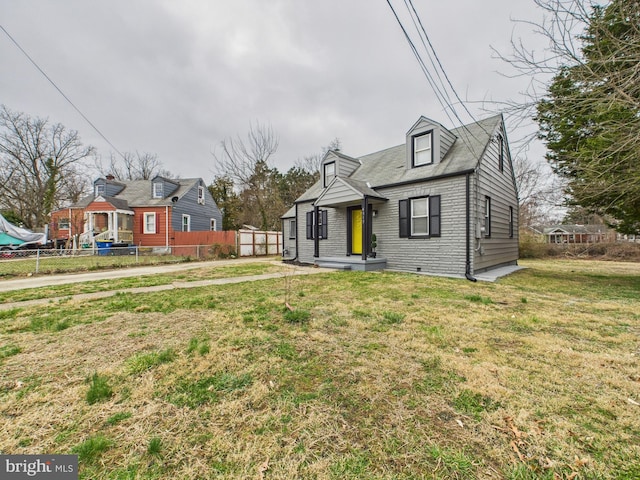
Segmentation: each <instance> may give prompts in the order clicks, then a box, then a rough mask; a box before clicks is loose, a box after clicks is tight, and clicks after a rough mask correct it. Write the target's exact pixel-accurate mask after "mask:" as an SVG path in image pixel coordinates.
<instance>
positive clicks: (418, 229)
mask: <svg viewBox="0 0 640 480" xmlns="http://www.w3.org/2000/svg"><path fill="white" fill-rule="evenodd" d="M398 220H399V236H400V238H423V239H424V238H433V237H439V236H440V195H430V196H427V197H416V198H407V199H402V200H400V201H399V202H398Z"/></svg>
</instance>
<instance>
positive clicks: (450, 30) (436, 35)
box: [0, 0, 540, 182]
mask: <svg viewBox="0 0 640 480" xmlns="http://www.w3.org/2000/svg"><path fill="white" fill-rule="evenodd" d="M392 4H393V5H394V6H395V7H396V9H397V10H398V12H406V7H405V6H404V5H405V4H404V1H401V0H394V1H393V2H392ZM414 4H415V6H416V8H417V10H418V12H419V14H420V18H421V20H422V23H423V25H424V27H425V29H426V31H427V34H428V35H429V37H430V40H431V42H432V43H433V46H434V48H435V50H436V52H437V53H438V55H439V57H440V60H441V61H442V64H443V66H444V68H445V70H446V72H447V74H448V75H449V78H450V80H451V82H452V83H453V85H454V86H455V88H456V90H457V91H458V93H459V94H460V96H461V97H462V98H464V99H469V100H473V101H478V100H482V99H496V100H504V99H506V98H515V97H516V96H517V94H518V91H519V90H522V89H523V88H524V87H525V86H526V85H525V84H524V83H523V82H525V81H526V79H515V80H514V79H507V78H504V77H502V76H500V75H499V73H498V72H499V71H505V70H506V68H505V65H504V64H502V63H501V62H500V61H499V60H496V59H494V58H492V51H491V48H490V47H491V46H493V47H495V48H497V49H498V50H501V51H505V52H508V51H509V42H510V40H511V38H512V35H513V34H514V28H515V35H516V36H517V37H527V38H528V35H529V33H530V32H527V29H526V28H524V27H523V26H522V25H520V26H516V25H515V24H514V22H513V21H512V19H513V18H519V19H527V20H538V19H539V17H540V12H539V10H537V9H536V8H535V5H534V4H533V1H532V0H482V1H480V0H450V1H442V0H440V1H433V0H414ZM0 25H2V26H3V27H4V28H5V29H6V30H7V31H8V32H9V33H10V34H11V35H12V36H13V38H14V39H15V40H16V41H17V42H18V43H19V44H20V45H21V46H22V47H23V48H24V50H25V51H26V52H27V53H29V55H31V57H32V58H33V60H34V61H35V62H36V63H37V64H38V65H39V66H40V67H41V68H42V69H43V70H44V71H45V72H46V73H47V74H48V75H49V77H50V78H51V79H52V80H53V81H54V82H55V83H56V84H57V85H58V87H59V88H60V89H61V90H62V91H63V92H64V93H65V94H66V95H67V96H68V97H69V98H70V99H71V100H72V101H73V103H74V104H75V105H76V106H77V107H78V108H79V109H80V110H81V111H82V112H83V113H84V114H85V115H86V116H87V117H88V118H89V119H90V120H91V121H92V122H93V123H94V124H95V125H96V126H97V127H98V129H99V130H100V131H101V132H102V133H103V134H104V135H105V136H106V137H107V138H108V139H109V140H110V141H111V142H112V143H113V145H115V146H116V147H117V149H118V150H119V151H120V152H134V151H138V152H141V153H142V152H149V153H154V154H157V155H158V158H159V160H160V161H161V162H162V163H163V165H164V167H165V168H166V169H168V170H169V171H171V172H172V173H173V174H175V175H177V176H182V177H202V178H204V179H205V181H207V182H209V181H211V180H212V179H213V176H214V172H215V168H214V162H213V157H212V155H211V151H212V150H213V149H214V148H216V146H217V145H218V144H219V143H220V141H221V140H223V139H225V138H228V137H234V136H236V135H240V136H244V135H245V134H246V132H247V131H248V129H249V125H250V124H251V123H252V122H254V123H255V122H260V123H263V124H270V125H271V126H272V128H273V130H274V131H275V132H276V133H277V135H278V137H279V140H280V146H279V149H278V152H277V154H276V156H275V158H274V166H276V167H278V168H279V169H280V170H281V171H286V170H287V169H288V168H289V167H291V166H293V165H294V163H295V162H296V160H298V159H301V158H303V157H305V156H307V155H312V154H315V153H318V152H319V151H320V150H321V148H322V147H323V146H325V145H327V144H328V143H329V142H330V141H331V140H332V139H334V138H339V139H340V141H341V144H342V151H343V152H344V153H345V154H347V155H351V156H361V155H364V154H367V153H371V152H375V151H378V150H381V149H383V148H387V147H390V146H394V145H398V144H400V143H402V142H403V141H404V136H405V133H406V132H407V130H408V129H409V128H410V127H411V126H412V125H413V123H414V122H415V121H416V120H417V119H418V117H419V116H420V115H425V116H427V117H429V118H432V119H433V120H436V121H439V122H440V123H442V124H443V125H445V126H447V127H456V126H458V125H456V124H452V122H451V121H450V120H449V119H448V117H447V115H446V114H445V112H444V111H443V108H442V107H441V106H440V104H439V103H438V102H437V101H436V98H435V96H434V94H433V91H432V90H431V88H430V87H429V84H428V83H427V81H426V79H425V77H424V75H423V74H422V72H421V70H420V68H419V65H418V63H417V61H416V59H415V57H414V56H413V53H412V52H411V50H410V47H409V45H408V43H407V41H406V40H405V38H404V35H403V33H402V30H401V29H400V27H399V26H398V23H397V21H396V19H395V18H394V16H393V14H392V12H391V10H390V8H389V6H388V4H387V2H386V0H321V1H311V0H109V1H106V0H101V1H99V0H96V1H86V0H56V1H55V2H54V1H51V0H20V1H18V0H15V1H12V0H2V1H0ZM416 38H417V37H416ZM0 61H1V68H0V103H2V104H4V105H6V106H7V107H8V108H10V109H11V110H14V111H21V112H25V113H28V114H29V115H31V116H38V117H48V118H49V120H50V121H51V122H60V123H62V124H64V125H65V126H66V127H68V128H71V129H74V130H78V131H79V132H80V136H81V138H82V140H83V142H84V143H86V144H91V145H94V146H95V147H96V148H97V150H98V153H99V154H100V155H101V156H102V157H103V158H108V157H109V154H110V152H111V151H112V148H111V147H110V146H109V144H108V143H107V142H105V141H104V140H103V139H102V138H101V137H100V136H99V135H98V134H97V133H96V132H95V131H94V130H93V129H92V128H91V127H90V126H89V125H88V124H87V123H86V122H85V121H84V120H83V119H82V117H80V115H79V114H78V113H77V112H76V111H75V110H74V109H73V107H72V106H71V105H69V104H68V103H67V101H66V100H65V99H64V98H63V97H62V96H61V95H60V94H59V93H58V92H57V91H56V90H55V88H54V87H53V86H52V85H51V84H50V83H49V82H48V81H47V80H46V79H45V78H44V77H43V76H42V74H41V73H40V72H38V70H37V69H36V68H35V67H34V66H33V65H32V64H31V63H30V62H29V60H28V59H27V58H26V57H25V56H24V55H23V54H22V53H21V52H20V50H19V49H18V48H17V47H16V46H15V45H14V44H13V43H12V42H11V41H10V40H9V38H8V37H7V36H6V35H5V34H4V33H3V32H2V31H0ZM468 106H469V108H470V109H471V111H472V113H473V114H474V115H476V116H477V117H483V116H488V115H489V114H488V113H487V112H482V111H481V110H480V105H478V104H471V103H470V104H469V105H468ZM460 111H462V109H460ZM463 119H464V120H465V121H470V119H469V117H463ZM514 135H515V133H511V132H510V136H514Z"/></svg>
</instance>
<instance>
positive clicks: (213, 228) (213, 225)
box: [211, 218, 217, 232]
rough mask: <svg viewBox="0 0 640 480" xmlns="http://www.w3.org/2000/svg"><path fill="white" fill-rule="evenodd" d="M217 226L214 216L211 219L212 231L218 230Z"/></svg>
mask: <svg viewBox="0 0 640 480" xmlns="http://www.w3.org/2000/svg"><path fill="white" fill-rule="evenodd" d="M216 226H217V224H216V219H215V218H212V219H211V231H212V232H215V231H216Z"/></svg>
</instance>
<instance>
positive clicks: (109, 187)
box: [93, 178, 124, 197]
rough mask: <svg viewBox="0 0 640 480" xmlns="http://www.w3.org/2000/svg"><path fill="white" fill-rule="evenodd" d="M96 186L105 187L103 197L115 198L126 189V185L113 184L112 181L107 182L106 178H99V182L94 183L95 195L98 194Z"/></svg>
mask: <svg viewBox="0 0 640 480" xmlns="http://www.w3.org/2000/svg"><path fill="white" fill-rule="evenodd" d="M96 185H104V186H105V193H104V194H102V196H103V197H115V196H116V195H117V194H119V193H120V192H121V191H122V190H123V189H124V185H122V184H120V183H112V182H110V181H107V180H106V179H104V178H99V179H98V180H96V181H95V182H93V192H94V193H95V192H96Z"/></svg>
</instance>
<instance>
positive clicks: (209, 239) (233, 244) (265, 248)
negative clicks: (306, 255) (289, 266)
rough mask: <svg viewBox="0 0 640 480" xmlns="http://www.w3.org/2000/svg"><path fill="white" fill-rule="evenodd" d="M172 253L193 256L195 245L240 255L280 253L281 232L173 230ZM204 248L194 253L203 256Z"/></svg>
mask: <svg viewBox="0 0 640 480" xmlns="http://www.w3.org/2000/svg"><path fill="white" fill-rule="evenodd" d="M171 243H172V247H171V249H172V253H173V254H174V255H182V256H186V255H191V256H194V253H193V251H194V250H193V249H194V247H195V246H202V247H205V246H209V247H214V248H215V249H216V250H221V251H224V252H226V253H230V252H229V250H230V249H231V248H233V249H234V250H235V252H234V253H235V254H236V255H239V256H241V257H252V256H263V255H280V254H281V253H282V232H264V231H256V230H239V231H237V232H234V231H224V232H209V231H207V232H175V233H174V236H173V238H172V241H171ZM204 251H205V250H203V249H199V250H198V253H197V254H195V256H197V257H201V256H203V253H202V252H204Z"/></svg>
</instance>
